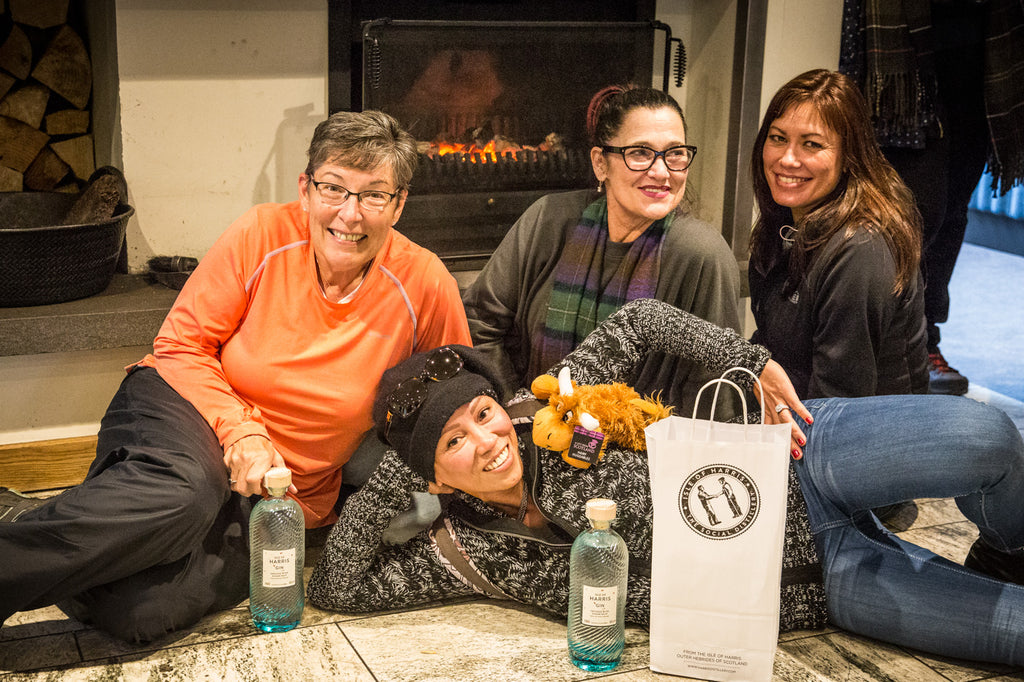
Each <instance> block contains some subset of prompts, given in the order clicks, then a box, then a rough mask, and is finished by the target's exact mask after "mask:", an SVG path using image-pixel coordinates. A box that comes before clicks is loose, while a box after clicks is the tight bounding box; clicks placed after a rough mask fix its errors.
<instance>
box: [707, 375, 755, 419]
mask: <svg viewBox="0 0 1024 682" xmlns="http://www.w3.org/2000/svg"><path fill="white" fill-rule="evenodd" d="M730 372H746V373H747V374H749V375H750V376H751V377H752V378H753V379H754V381H755V382H757V387H758V389H760V391H761V400H762V401H763V400H764V386H762V385H761V379H759V378H758V376H757V375H756V374H754V373H753V372H752V371H750V370H749V369H747V368H746V367H730V368H729V369H727V370H725V371H724V372H722V376H721V378H722V379H724V378H725V377H726V375H728V374H729V373H730ZM733 387H734V388H735V389H736V390H737V391H740V397H741V398H742V397H743V391H742V390H740V388H739V387H738V386H736V385H735V384H733ZM721 388H722V385H721V384H718V385H717V386H715V397H714V400H712V402H711V417H712V418H714V416H715V404H716V403H717V402H718V391H719V389H721ZM743 423H744V424H746V423H747V401H746V399H745V398H744V399H743ZM761 426H764V406H763V405H762V407H761Z"/></svg>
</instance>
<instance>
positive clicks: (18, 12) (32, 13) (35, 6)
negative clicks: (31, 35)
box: [11, 0, 68, 28]
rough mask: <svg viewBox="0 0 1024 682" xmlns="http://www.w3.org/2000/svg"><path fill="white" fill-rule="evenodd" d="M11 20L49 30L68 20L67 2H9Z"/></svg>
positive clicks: (62, 0) (44, 0) (30, 0)
mask: <svg viewBox="0 0 1024 682" xmlns="http://www.w3.org/2000/svg"><path fill="white" fill-rule="evenodd" d="M11 18H12V19H14V20H15V21H16V22H18V23H19V24H25V25H26V26H34V27H36V28H50V27H51V26H57V25H59V24H63V23H64V22H65V21H67V18H68V0H42V1H40V0H11Z"/></svg>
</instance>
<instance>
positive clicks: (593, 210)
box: [528, 197, 674, 377]
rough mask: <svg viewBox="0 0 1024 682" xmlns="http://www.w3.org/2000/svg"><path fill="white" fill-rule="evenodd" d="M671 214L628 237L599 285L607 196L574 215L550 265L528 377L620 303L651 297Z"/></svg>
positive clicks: (605, 240)
mask: <svg viewBox="0 0 1024 682" xmlns="http://www.w3.org/2000/svg"><path fill="white" fill-rule="evenodd" d="M673 217H674V215H673V214H671V213H670V214H669V215H668V216H666V217H665V218H662V219H661V220H658V221H656V222H655V223H654V224H652V225H651V226H650V227H648V228H647V229H646V230H645V231H644V233H643V234H641V235H640V236H639V237H638V238H637V239H636V241H634V242H633V243H632V244H631V245H630V248H629V252H628V253H627V254H626V256H625V258H623V259H622V262H621V263H619V266H618V268H616V270H615V272H614V273H613V274H612V277H611V279H610V280H609V282H608V285H607V286H605V287H604V290H602V289H601V273H602V269H603V264H604V255H605V248H606V245H607V244H608V200H607V199H606V198H605V197H601V198H600V199H598V200H597V201H595V202H594V203H592V204H590V206H587V208H586V209H584V211H583V215H582V216H580V221H579V223H578V224H577V225H576V227H575V228H574V230H573V232H572V235H571V237H570V238H569V240H568V241H567V242H566V245H565V248H564V249H563V251H562V255H561V257H560V258H559V260H558V264H557V265H556V266H555V275H554V277H555V279H554V285H553V286H552V289H551V298H550V299H549V300H548V316H547V321H546V323H545V327H544V329H543V330H541V334H540V338H539V339H535V341H534V347H535V348H537V349H539V352H537V353H534V354H533V355H532V357H531V358H530V367H529V368H528V369H529V376H531V377H535V376H537V375H539V374H543V373H544V372H546V371H547V370H548V369H550V368H551V367H553V366H554V365H555V364H557V363H558V362H559V361H561V360H562V358H564V357H565V356H566V355H568V354H569V352H570V351H572V349H574V348H575V347H576V346H578V345H579V343H580V342H581V341H582V340H583V339H584V338H586V337H587V335H588V334H590V332H592V331H594V329H595V328H596V327H597V325H598V324H600V323H601V322H602V321H604V319H605V318H606V317H608V316H609V315H611V314H612V313H614V312H615V311H616V310H618V309H619V308H620V307H622V305H623V304H624V303H627V302H628V301H633V300H636V299H638V298H653V297H654V295H655V293H656V289H657V286H658V275H659V271H660V268H661V244H662V241H663V240H664V236H665V230H666V228H667V227H668V224H669V222H670V221H671V220H672V218H673Z"/></svg>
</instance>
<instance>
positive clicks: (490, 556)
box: [308, 300, 826, 631]
mask: <svg viewBox="0 0 1024 682" xmlns="http://www.w3.org/2000/svg"><path fill="white" fill-rule="evenodd" d="M652 349H657V350H662V351H666V352H669V353H674V354H677V355H680V356H683V357H686V358H690V359H693V360H694V361H696V362H699V363H700V364H702V365H704V366H705V367H707V368H708V369H710V370H712V371H713V372H716V373H720V372H722V371H724V370H726V369H728V368H730V367H735V366H741V367H746V368H748V369H750V370H752V371H753V372H754V373H755V374H758V375H759V374H760V373H761V371H762V370H763V369H764V366H765V364H766V363H767V362H768V359H769V354H768V351H767V350H765V349H764V348H762V347H761V346H756V345H752V344H750V343H748V342H747V341H746V340H744V339H743V338H742V337H740V336H739V335H737V334H736V333H735V332H733V331H731V330H724V329H721V328H720V327H716V326H714V325H712V324H709V323H707V322H705V321H703V320H701V319H700V318H697V317H695V316H693V315H690V314H688V313H685V312H683V311H681V310H678V309H676V308H673V307H671V306H668V305H666V304H664V303H660V302H658V301H653V300H641V301H633V302H631V303H629V304H627V305H625V306H623V307H622V308H621V309H619V311H618V312H616V313H614V314H613V315H611V316H610V317H609V318H608V319H607V320H606V321H605V322H604V323H602V324H601V325H600V326H599V327H598V328H597V329H596V330H595V331H594V333H592V334H591V335H590V336H589V337H587V339H586V340H585V341H584V343H583V344H582V345H580V346H579V347H578V348H577V349H576V350H574V351H573V352H572V353H570V354H569V355H568V356H567V357H566V358H565V360H564V361H563V362H562V363H561V364H559V365H558V366H556V367H554V368H552V370H551V373H552V374H557V372H558V370H559V369H560V368H561V367H562V366H563V365H567V366H569V368H570V369H571V372H572V376H573V378H574V379H575V380H577V381H578V382H579V383H584V384H598V383H609V382H613V381H622V380H623V378H624V377H628V376H629V375H630V374H631V372H632V371H633V369H634V368H635V367H636V366H637V365H638V363H640V362H641V361H642V360H643V358H644V357H646V355H647V353H648V352H649V351H650V350H652ZM738 374H739V373H738ZM742 376H743V377H747V375H746V374H745V373H744V374H742ZM746 381H747V382H749V381H750V379H749V377H747V379H746ZM738 383H744V380H743V379H742V378H741V379H740V380H739V381H738ZM524 397H528V396H527V394H526V393H525V391H523V392H520V394H519V395H518V396H517V398H519V399H522V398H524ZM513 402H515V401H513ZM516 428H517V431H518V432H519V433H520V439H519V443H520V452H522V453H523V463H524V468H525V471H526V477H527V481H528V484H529V485H530V486H531V492H532V494H533V498H534V500H535V502H536V503H537V506H538V507H539V508H540V510H541V512H542V513H543V514H544V516H545V517H546V518H547V520H548V528H547V529H545V530H541V531H538V530H535V529H531V528H527V527H526V526H525V525H523V524H522V523H519V522H517V521H516V520H515V519H513V518H510V517H508V516H507V515H505V514H503V513H502V512H500V511H497V510H495V509H493V508H491V507H490V506H488V505H486V504H484V503H483V502H481V501H480V500H478V499H476V498H473V497H470V496H468V495H464V494H461V493H456V494H455V495H451V496H445V497H446V498H447V499H445V500H444V503H443V508H444V509H443V512H442V515H443V517H444V518H443V521H444V523H445V525H446V526H447V528H448V530H449V531H450V532H451V534H452V535H453V536H454V538H455V541H456V543H457V545H458V546H459V549H460V551H461V554H462V555H463V557H464V558H465V560H467V561H468V562H469V563H470V564H471V565H472V566H474V567H475V569H476V570H477V571H479V572H480V573H481V574H482V575H484V576H485V577H486V578H487V580H488V581H489V582H490V583H491V584H492V585H494V586H495V587H497V588H498V589H499V590H501V591H502V592H503V593H504V594H505V595H506V596H507V597H508V598H510V599H514V600H516V601H519V602H523V603H526V604H532V605H534V606H538V607H540V608H542V609H544V610H546V611H548V612H550V613H552V614H555V615H558V616H565V615H566V612H567V609H568V588H569V550H570V547H571V545H572V541H573V538H575V536H576V535H577V534H578V533H579V532H581V531H582V530H583V529H584V528H586V527H588V523H587V520H586V517H585V514H584V509H585V504H586V501H587V500H588V499H590V498H593V497H608V498H611V499H614V500H616V501H617V502H618V510H619V512H618V518H617V520H616V522H615V529H616V531H617V532H618V533H619V534H620V535H621V536H622V537H623V539H624V540H625V541H626V544H627V546H628V547H629V555H630V568H629V570H630V579H629V583H628V584H629V588H628V595H627V598H626V619H627V620H628V621H630V622H632V623H638V624H641V625H646V624H647V623H648V621H649V612H650V561H651V538H652V516H653V507H652V502H651V492H650V479H649V474H648V468H647V456H646V453H644V452H635V451H632V450H627V449H623V448H617V447H614V446H609V448H608V450H607V452H606V454H605V456H604V458H603V459H602V460H601V462H600V463H599V464H598V465H595V466H592V467H590V468H589V469H576V468H574V467H571V466H569V465H567V464H566V463H565V462H564V461H563V460H562V458H561V456H560V455H559V454H558V453H555V452H550V451H548V450H544V449H541V448H537V447H536V446H535V445H534V444H533V442H532V439H531V437H530V423H529V421H528V420H527V421H526V423H523V424H518V425H517V427H516ZM426 490H427V483H426V481H425V480H424V479H423V478H422V477H420V476H419V475H418V474H415V473H413V472H412V471H411V470H410V469H409V468H408V467H407V466H406V465H405V464H404V463H403V462H401V460H400V459H399V458H398V456H397V455H396V454H395V453H394V452H391V451H389V452H388V453H387V454H386V455H385V457H384V459H383V460H382V461H381V463H380V465H379V466H378V468H377V470H376V471H375V472H374V474H373V476H371V478H370V480H369V481H368V482H367V483H366V485H365V486H363V488H361V489H360V490H359V491H357V492H356V493H354V494H353V495H352V496H351V497H350V498H349V499H348V501H347V502H346V504H345V507H344V509H343V511H342V513H341V517H340V518H339V520H338V522H337V524H336V525H335V527H334V528H333V529H332V531H331V533H330V535H329V537H328V539H327V543H326V545H325V547H324V550H323V553H322V555H321V557H320V560H319V562H318V563H317V565H316V567H315V569H314V570H313V575H312V577H311V578H310V581H309V585H308V596H309V600H310V602H311V603H312V604H315V605H316V606H319V607H321V608H325V609H331V610H337V611H346V612H369V611H379V610H385V609H391V608H400V607H407V606H412V605H416V604H422V603H425V602H430V601H435V600H439V599H445V598H451V597H456V596H466V595H471V594H474V593H475V592H478V590H477V589H476V588H474V587H472V586H471V584H470V583H469V582H468V581H466V580H464V579H463V578H462V577H461V576H460V574H459V571H458V570H456V569H455V568H454V567H453V566H452V565H451V564H450V563H449V562H448V561H447V559H445V557H444V556H443V555H442V553H441V551H440V550H439V548H438V545H437V541H436V538H435V535H434V532H433V530H430V531H423V532H421V533H419V534H418V535H416V536H415V537H413V538H412V539H411V540H409V541H408V542H406V543H405V544H403V545H387V544H385V543H384V542H383V541H382V535H383V533H384V530H385V529H386V528H387V526H388V524H389V523H390V522H391V520H392V519H394V518H395V517H396V516H398V515H399V514H401V513H402V512H404V511H405V510H406V509H408V508H409V505H410V503H411V501H412V493H413V492H414V491H421V492H423V491H426ZM781 590H782V615H781V620H780V627H781V629H782V630H783V631H786V630H792V629H803V628H816V627H821V626H822V625H824V623H825V618H826V610H825V596H824V589H823V586H822V582H821V567H820V564H819V562H818V557H817V553H816V551H815V548H814V544H813V539H812V537H811V534H810V528H809V524H808V521H807V511H806V506H805V504H804V501H803V497H802V495H801V494H800V487H799V483H798V481H797V477H796V475H795V472H794V470H793V468H792V466H791V467H790V481H789V500H788V510H787V522H786V540H785V548H784V556H783V576H782V586H781Z"/></svg>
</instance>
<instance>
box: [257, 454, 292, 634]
mask: <svg viewBox="0 0 1024 682" xmlns="http://www.w3.org/2000/svg"><path fill="white" fill-rule="evenodd" d="M291 484H292V472H291V471H289V470H288V469H286V468H284V467H275V468H273V469H270V470H269V471H268V472H267V473H266V474H265V475H264V476H263V485H264V486H265V487H266V489H267V492H268V493H269V497H266V498H264V499H262V500H260V501H259V502H258V503H257V504H256V506H255V507H254V508H253V510H252V514H251V515H250V517H249V612H250V613H251V614H252V624H253V625H255V626H256V628H257V629H259V630H262V631H263V632H284V631H285V630H291V629H292V628H294V627H295V626H296V625H298V624H299V621H300V620H301V619H302V609H303V607H304V606H305V602H306V599H305V590H304V589H303V584H302V566H303V563H304V562H305V550H306V533H305V522H304V519H303V515H302V509H301V508H300V507H299V505H298V504H297V503H296V502H295V500H293V499H291V498H288V497H285V496H284V494H285V492H287V490H288V487H289V486H290V485H291Z"/></svg>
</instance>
